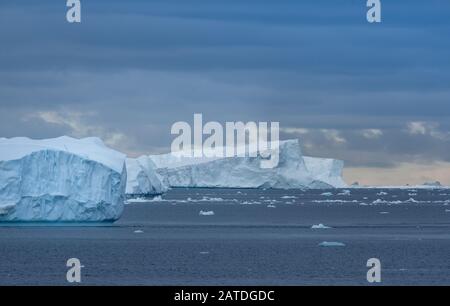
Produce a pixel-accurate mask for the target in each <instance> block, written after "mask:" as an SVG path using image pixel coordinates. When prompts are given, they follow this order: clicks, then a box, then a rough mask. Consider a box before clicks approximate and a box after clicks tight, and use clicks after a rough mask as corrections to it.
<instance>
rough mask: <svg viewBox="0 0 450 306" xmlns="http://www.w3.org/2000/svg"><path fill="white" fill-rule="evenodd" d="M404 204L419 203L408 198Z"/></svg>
mask: <svg viewBox="0 0 450 306" xmlns="http://www.w3.org/2000/svg"><path fill="white" fill-rule="evenodd" d="M405 202H406V203H419V201H416V200H414V199H413V198H409V200H406V201H405Z"/></svg>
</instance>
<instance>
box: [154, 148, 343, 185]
mask: <svg viewBox="0 0 450 306" xmlns="http://www.w3.org/2000/svg"><path fill="white" fill-rule="evenodd" d="M149 158H150V159H151V160H152V161H153V162H154V163H155V165H156V168H157V170H156V171H157V172H158V174H160V175H161V176H162V177H163V182H164V183H165V184H166V185H168V186H169V187H201V188H277V189H307V188H318V189H327V188H341V187H346V184H345V182H344V181H343V180H342V168H343V162H342V161H337V160H333V159H323V158H311V157H309V158H306V160H305V157H304V156H303V155H302V150H301V148H300V144H299V142H298V140H286V141H281V142H280V145H279V163H278V165H277V166H276V167H274V168H261V167H260V165H261V161H262V160H263V159H264V158H263V157H262V156H261V155H260V154H258V155H257V156H256V157H248V156H247V157H223V158H217V157H205V158H202V157H189V156H188V157H186V156H183V155H182V154H179V153H178V152H177V153H168V154H161V155H150V156H149Z"/></svg>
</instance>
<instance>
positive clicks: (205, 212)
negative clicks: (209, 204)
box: [199, 210, 214, 216]
mask: <svg viewBox="0 0 450 306" xmlns="http://www.w3.org/2000/svg"><path fill="white" fill-rule="evenodd" d="M199 215H200V216H214V212H213V211H212V210H209V211H203V210H200V212H199Z"/></svg>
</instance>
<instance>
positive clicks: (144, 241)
mask: <svg viewBox="0 0 450 306" xmlns="http://www.w3.org/2000/svg"><path fill="white" fill-rule="evenodd" d="M327 192H330V193H331V194H328V193H327ZM200 211H204V212H211V211H213V212H214V215H206V216H205V215H200V214H199V213H200ZM319 223H322V224H325V225H326V226H329V227H331V228H329V229H311V226H312V225H313V224H319ZM136 231H141V232H136ZM323 241H328V242H340V243H343V244H344V245H345V246H343V247H322V246H319V243H321V242H323ZM72 257H75V258H79V259H80V260H81V263H82V264H83V265H84V268H83V269H82V283H83V284H92V285H102V284H105V285H106V284H113V285H310V284H318V285H333V284H339V285H342V284H350V285H352V284H355V285H356V284H360V285H364V284H368V283H367V281H366V272H367V269H368V268H366V262H367V260H368V259H369V258H373V257H375V258H378V259H380V261H381V265H382V269H381V278H382V283H381V284H384V285H390V284H400V285H416V284H427V285H450V190H445V189H442V190H439V189H436V190H414V189H410V190H406V189H405V190H399V189H397V190H369V189H352V190H351V192H350V194H348V193H346V192H345V191H344V190H332V191H285V190H235V189H232V190H213V189H177V190H172V191H170V192H169V193H168V194H166V195H164V196H163V198H162V201H152V202H146V203H133V204H129V205H127V206H126V209H125V212H124V215H123V217H122V218H121V220H119V221H118V222H116V223H115V224H112V225H108V226H90V227H79V226H78V227H77V226H64V227H61V226H53V227H48V226H15V225H12V226H11V225H10V226H3V227H0V259H1V260H0V284H1V285H6V284H8V285H11V284H12V285H14V284H25V285H28V284H29V285H51V284H54V285H67V284H68V283H67V281H66V272H67V268H66V261H67V259H69V258H72Z"/></svg>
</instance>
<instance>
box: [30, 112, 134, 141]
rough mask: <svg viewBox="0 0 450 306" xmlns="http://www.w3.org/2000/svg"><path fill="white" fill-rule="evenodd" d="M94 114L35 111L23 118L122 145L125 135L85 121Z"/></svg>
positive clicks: (71, 134) (74, 134)
mask: <svg viewBox="0 0 450 306" xmlns="http://www.w3.org/2000/svg"><path fill="white" fill-rule="evenodd" d="M93 116H95V114H93V113H91V114H83V113H76V112H70V113H58V112H54V111H53V112H37V113H34V114H29V115H28V116H26V117H25V118H24V120H25V121H28V120H35V119H38V120H42V121H44V122H46V123H49V124H52V125H56V126H62V127H66V128H69V133H68V135H70V136H73V137H77V138H83V137H92V136H95V137H100V138H102V139H103V141H104V142H105V144H107V145H109V146H112V147H118V148H120V147H123V145H122V144H123V142H125V141H126V139H127V136H126V135H124V134H123V133H120V132H113V131H107V130H106V129H105V128H103V127H101V126H95V125H90V124H88V123H86V122H85V118H86V117H93Z"/></svg>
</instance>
